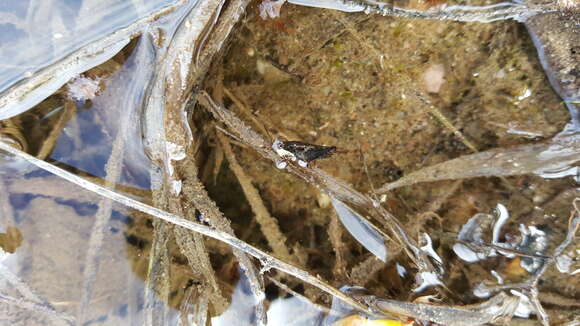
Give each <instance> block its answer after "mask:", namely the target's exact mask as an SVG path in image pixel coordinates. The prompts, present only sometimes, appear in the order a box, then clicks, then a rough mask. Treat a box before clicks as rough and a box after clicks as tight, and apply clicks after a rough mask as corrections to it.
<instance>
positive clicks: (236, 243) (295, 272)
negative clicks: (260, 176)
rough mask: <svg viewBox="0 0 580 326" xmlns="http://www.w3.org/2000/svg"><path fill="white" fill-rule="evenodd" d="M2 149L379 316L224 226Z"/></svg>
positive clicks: (2, 146) (3, 147)
mask: <svg viewBox="0 0 580 326" xmlns="http://www.w3.org/2000/svg"><path fill="white" fill-rule="evenodd" d="M0 150H3V151H6V152H8V153H10V154H12V155H14V156H16V157H17V158H18V159H22V160H24V161H27V162H29V163H31V164H33V165H35V166H37V167H38V168H40V169H43V170H45V171H47V172H50V173H53V174H56V175H57V176H59V177H61V178H63V179H65V180H67V181H69V182H71V183H74V184H75V185H77V186H79V187H81V188H84V189H86V190H88V191H90V192H93V193H95V194H97V195H99V196H102V197H105V198H109V199H111V200H113V201H115V202H117V203H119V204H121V205H124V206H127V207H130V208H133V209H136V210H138V211H140V212H143V213H145V214H149V215H151V216H153V217H155V218H156V219H159V220H163V221H166V222H169V223H171V224H174V225H177V226H180V227H183V228H186V229H188V230H191V231H193V232H198V233H201V234H203V235H205V236H208V237H210V238H214V239H216V240H219V241H221V242H224V243H226V244H228V245H229V246H231V247H233V248H236V249H238V250H240V251H242V252H245V253H246V254H248V255H250V256H253V257H255V258H257V259H258V260H259V261H260V262H261V263H262V265H263V266H264V268H263V270H268V269H277V270H280V271H282V272H284V273H286V274H289V275H292V276H294V277H296V278H298V279H300V280H302V281H304V282H306V283H309V284H310V285H312V286H314V287H316V288H319V289H320V290H322V291H323V292H325V293H327V294H330V295H331V296H333V297H335V298H337V299H339V300H340V301H342V302H344V303H345V304H346V305H348V306H350V307H352V308H354V309H356V310H359V311H361V312H364V313H367V314H369V315H372V316H377V314H376V313H374V312H373V311H372V310H371V309H370V308H369V307H368V306H367V305H365V304H362V303H360V302H358V301H356V300H354V299H352V298H351V297H349V296H348V295H346V294H344V293H343V292H341V291H340V290H338V289H336V288H334V287H332V286H331V285H329V284H328V283H327V282H325V281H323V280H322V279H320V278H319V277H315V276H312V275H310V274H309V273H308V272H307V271H304V270H302V269H300V268H298V267H295V266H293V265H291V264H288V263H286V262H284V261H282V260H280V259H278V258H276V257H273V256H271V255H269V254H267V253H265V252H264V251H262V250H260V249H258V248H256V247H253V246H251V245H250V244H247V243H245V242H243V241H241V240H239V239H238V238H236V237H235V236H234V235H231V234H229V233H226V232H223V231H220V230H218V229H216V228H213V227H209V226H205V225H202V224H199V223H195V222H192V221H188V220H186V219H183V218H181V217H179V216H176V215H174V214H171V213H168V212H166V211H163V210H161V209H159V208H156V207H153V206H149V205H146V204H143V203H141V202H139V201H137V200H134V199H132V198H129V197H127V196H125V195H122V194H119V193H116V192H115V191H113V190H110V189H107V188H104V187H102V186H99V185H97V184H94V183H91V182H89V181H87V180H84V179H83V178H81V177H79V176H76V175H74V174H72V173H69V172H67V171H65V170H62V169H60V168H58V167H56V166H54V165H52V164H50V163H47V162H45V161H41V160H39V159H37V158H35V157H33V156H31V155H28V154H27V153H24V152H22V151H20V150H18V149H16V148H13V147H11V146H10V145H8V144H6V143H3V142H0ZM379 316H381V315H379Z"/></svg>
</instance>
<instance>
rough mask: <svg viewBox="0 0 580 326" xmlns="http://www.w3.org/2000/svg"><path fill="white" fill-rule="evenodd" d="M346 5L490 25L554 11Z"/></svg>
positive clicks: (510, 6) (505, 5)
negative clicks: (425, 9)
mask: <svg viewBox="0 0 580 326" xmlns="http://www.w3.org/2000/svg"><path fill="white" fill-rule="evenodd" d="M342 1H343V2H344V3H346V4H354V5H362V6H363V7H364V11H365V12H366V13H376V14H379V15H383V16H394V17H400V18H416V19H436V20H452V21H460V22H482V23H490V22H494V21H498V20H507V19H515V20H518V21H523V20H525V19H527V18H529V17H531V16H533V15H536V14H539V13H546V12H551V11H555V9H554V8H549V7H534V6H532V5H528V4H525V3H519V2H500V3H496V4H493V5H489V6H460V5H458V6H447V7H444V8H443V9H439V10H427V11H420V10H413V9H403V8H396V7H393V6H390V5H389V4H386V3H382V2H377V1H373V0H367V1H365V0H342Z"/></svg>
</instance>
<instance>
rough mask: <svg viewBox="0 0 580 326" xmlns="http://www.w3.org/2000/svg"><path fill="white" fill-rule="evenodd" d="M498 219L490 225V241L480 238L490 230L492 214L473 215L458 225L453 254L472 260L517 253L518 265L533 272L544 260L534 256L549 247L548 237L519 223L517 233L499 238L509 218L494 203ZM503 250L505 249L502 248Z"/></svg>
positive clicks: (501, 207) (534, 227)
mask: <svg viewBox="0 0 580 326" xmlns="http://www.w3.org/2000/svg"><path fill="white" fill-rule="evenodd" d="M496 212H497V218H496V220H495V223H494V224H493V228H492V240H491V244H487V243H486V241H485V240H484V239H483V236H484V234H485V233H486V232H488V231H490V227H491V219H493V216H492V215H489V214H482V213H479V214H475V215H474V216H473V217H472V218H470V219H469V221H467V223H465V224H464V225H463V227H462V228H461V231H460V232H459V235H458V236H457V240H459V241H461V242H458V243H456V244H455V245H454V246H453V251H454V252H455V254H456V255H457V256H458V257H459V258H461V259H462V260H463V261H466V262H469V263H473V262H477V261H480V260H483V259H487V258H490V257H495V256H497V254H498V253H499V254H501V255H503V256H505V257H508V258H513V257H515V256H516V254H515V253H516V252H519V253H521V254H522V257H521V262H520V266H521V267H522V268H523V269H525V270H526V271H528V273H530V274H533V273H534V272H535V271H536V270H537V269H538V268H540V267H542V265H543V264H544V259H542V258H540V257H533V256H534V255H542V254H543V253H544V252H545V250H546V249H547V248H548V238H547V235H546V233H545V232H544V231H542V230H540V229H539V228H537V227H536V226H533V225H529V226H526V225H523V224H520V225H519V231H520V236H519V237H510V238H508V239H507V241H506V242H501V241H499V238H500V233H501V229H502V227H503V226H504V224H505V223H506V221H507V220H508V218H509V213H508V211H507V208H506V207H505V206H504V205H502V204H499V203H498V204H497V208H496ZM502 249H506V250H502Z"/></svg>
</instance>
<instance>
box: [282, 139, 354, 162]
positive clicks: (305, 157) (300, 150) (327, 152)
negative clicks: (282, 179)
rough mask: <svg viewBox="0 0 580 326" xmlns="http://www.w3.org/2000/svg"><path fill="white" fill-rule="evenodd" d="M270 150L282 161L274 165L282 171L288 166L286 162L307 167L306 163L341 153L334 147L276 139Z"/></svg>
mask: <svg viewBox="0 0 580 326" xmlns="http://www.w3.org/2000/svg"><path fill="white" fill-rule="evenodd" d="M272 149H274V151H276V153H277V154H278V155H279V156H280V157H281V158H282V159H284V161H281V162H278V163H276V166H277V167H278V168H279V169H283V168H285V167H286V165H287V164H288V163H287V161H298V165H300V166H301V167H307V166H308V163H310V162H312V161H315V160H320V159H323V158H327V157H330V156H331V155H332V154H334V153H342V152H344V151H343V150H339V149H337V148H336V146H322V145H314V144H308V143H303V142H300V141H282V140H279V139H278V138H276V140H275V141H274V143H273V144H272Z"/></svg>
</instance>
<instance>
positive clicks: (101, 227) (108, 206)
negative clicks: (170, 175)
mask: <svg viewBox="0 0 580 326" xmlns="http://www.w3.org/2000/svg"><path fill="white" fill-rule="evenodd" d="M67 111H71V109H70V108H69V109H67ZM136 111H137V108H136V107H133V108H129V109H128V112H126V114H124V115H123V116H122V117H121V121H120V122H119V126H121V127H120V128H119V132H118V134H117V136H116V138H115V140H114V142H113V148H112V149H111V156H109V159H108V160H107V164H106V166H105V174H106V176H105V188H109V189H113V188H114V187H115V184H116V183H117V181H118V180H119V177H120V176H121V170H122V165H123V157H124V153H125V142H126V141H127V130H128V128H124V127H122V126H126V125H127V124H129V123H130V121H133V119H134V117H135V116H136ZM64 114H67V113H66V111H65V112H63V115H64ZM68 114H72V113H68ZM98 207H99V208H98V210H97V212H96V214H95V222H94V224H93V227H92V229H91V236H90V238H89V248H88V250H87V254H86V260H85V265H84V273H83V287H82V295H81V300H80V303H79V316H78V319H77V322H78V324H80V325H82V324H84V323H85V317H86V314H87V312H88V309H89V304H90V301H91V296H92V294H93V285H94V282H95V279H96V277H97V273H98V271H99V266H100V256H99V254H100V252H101V247H102V245H103V239H104V238H105V233H106V232H105V230H106V226H107V223H108V222H109V218H110V217H111V212H112V209H113V202H112V201H111V200H109V199H107V198H101V200H100V201H99V203H98Z"/></svg>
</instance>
